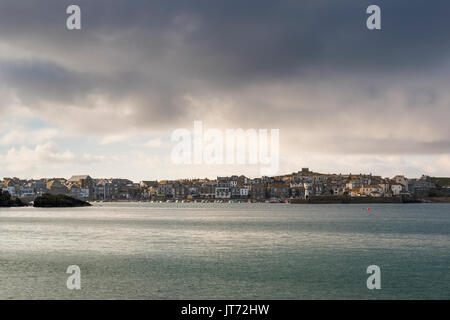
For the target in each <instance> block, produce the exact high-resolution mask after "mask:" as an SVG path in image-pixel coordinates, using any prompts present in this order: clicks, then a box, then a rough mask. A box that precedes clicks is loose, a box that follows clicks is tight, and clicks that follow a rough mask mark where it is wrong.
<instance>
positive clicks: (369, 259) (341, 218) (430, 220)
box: [0, 203, 450, 299]
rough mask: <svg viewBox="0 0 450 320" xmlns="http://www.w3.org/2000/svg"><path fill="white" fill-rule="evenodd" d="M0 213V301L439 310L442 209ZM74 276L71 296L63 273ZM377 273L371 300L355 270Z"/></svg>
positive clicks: (447, 221) (447, 239) (141, 207)
mask: <svg viewBox="0 0 450 320" xmlns="http://www.w3.org/2000/svg"><path fill="white" fill-rule="evenodd" d="M371 208H372V210H371V211H370V212H367V211H362V210H361V205H286V204H186V203H184V204H176V203H171V204H145V203H104V204H96V205H94V206H93V207H90V208H70V209H36V208H20V209H19V208H12V209H0V245H1V247H0V298H2V299H22V298H25V299H29V298H36V299H42V298H49V299H54V298H55V299H56V298H60V299H64V298H74V299H92V298H104V299H119V298H120V299H179V298H186V299H188V298H190V299H214V298H216V299H327V298H328V299H347V298H355V299H377V298H386V299H396V298H399V299H400V298H401V299H417V298H424V299H427V298H428V299H448V298H450V281H449V280H450V205H448V204H411V205H398V204H395V205H390V204H383V205H371ZM72 264H75V265H79V266H80V268H81V271H82V290H80V291H69V290H67V289H66V286H65V282H66V279H67V276H68V275H66V274H65V271H66V268H67V266H69V265H72ZM371 264H376V265H379V266H380V267H381V269H382V290H377V291H369V290H368V289H367V287H366V278H367V276H368V275H366V273H365V271H366V268H367V266H369V265H371Z"/></svg>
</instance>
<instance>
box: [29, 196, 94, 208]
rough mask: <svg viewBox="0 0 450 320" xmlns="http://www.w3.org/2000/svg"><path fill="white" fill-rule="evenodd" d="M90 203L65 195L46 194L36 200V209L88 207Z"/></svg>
mask: <svg viewBox="0 0 450 320" xmlns="http://www.w3.org/2000/svg"><path fill="white" fill-rule="evenodd" d="M90 205H91V204H90V203H89V202H86V201H83V200H79V199H75V198H72V197H69V196H66V195H63V194H58V195H52V194H44V195H42V196H41V197H37V198H36V199H34V205H33V206H34V207H37V208H67V207H88V206H90Z"/></svg>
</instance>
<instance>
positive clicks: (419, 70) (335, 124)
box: [0, 0, 450, 181]
mask: <svg viewBox="0 0 450 320" xmlns="http://www.w3.org/2000/svg"><path fill="white" fill-rule="evenodd" d="M71 4H76V5H79V6H80V8H81V21H82V22H81V23H82V29H81V30H67V28H66V19H67V17H68V15H67V14H66V8H67V7H68V6H69V5H71ZM373 4H376V5H379V6H380V8H381V19H382V29H381V30H368V29H367V27H366V19H367V18H368V15H367V14H366V9H367V7H368V6H369V5H373ZM449 14H450V2H449V1H444V0H434V1H432V2H431V1H425V0H421V1H419V0H389V1H377V0H370V1H365V0H340V1H331V0H328V1H323V0H314V1H306V0H304V1H300V0H281V1H273V0H258V1H256V0H248V1H236V0H226V1H225V0H195V1H194V0H184V1H181V0H180V1H178V0H173V1H164V0H155V1H144V0H133V1H118V0H96V1H92V0H86V1H84V0H71V1H65V0H53V1H50V0H40V1H31V0H2V1H1V2H0V177H7V176H18V177H22V178H39V177H70V176H71V175H75V174H89V175H91V176H92V177H122V178H131V179H133V180H135V181H140V180H149V179H158V180H161V179H166V178H167V179H174V178H193V177H216V176H221V175H230V174H245V175H247V176H250V177H255V176H259V172H260V166H258V165H249V164H244V165H206V164H197V165H183V164H182V165H180V164H175V163H173V161H171V150H173V147H174V142H173V141H171V134H172V133H173V132H174V130H177V129H179V128H186V129H188V130H192V129H193V125H194V121H202V122H203V125H204V126H205V127H208V128H214V129H218V130H222V131H224V130H226V129H235V128H242V129H244V130H246V129H256V130H259V129H268V130H270V129H279V134H280V166H279V173H280V174H285V173H291V172H294V171H298V170H300V169H301V168H302V167H309V168H310V169H311V170H313V171H317V172H324V173H373V174H376V175H382V176H389V177H392V176H394V175H396V174H404V175H407V176H409V177H420V176H421V175H422V174H427V175H432V176H450V126H449V124H448V122H449V119H450V92H449V80H450V79H449V78H450V72H449V71H450V59H449V58H450V32H448V30H450V19H449V18H448V16H449Z"/></svg>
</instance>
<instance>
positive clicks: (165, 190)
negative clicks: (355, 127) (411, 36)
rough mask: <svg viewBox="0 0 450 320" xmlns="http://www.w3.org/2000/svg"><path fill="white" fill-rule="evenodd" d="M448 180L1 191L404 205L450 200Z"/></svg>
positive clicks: (89, 185) (195, 182)
mask: <svg viewBox="0 0 450 320" xmlns="http://www.w3.org/2000/svg"><path fill="white" fill-rule="evenodd" d="M449 182H450V179H449V178H433V177H429V176H422V177H421V178H418V179H408V178H407V177H405V176H402V175H397V176H394V177H392V178H383V177H381V176H375V175H372V174H321V173H316V172H312V171H310V170H309V168H303V169H302V170H301V171H298V172H294V173H291V174H286V175H281V176H274V177H260V178H253V179H251V178H247V177H245V176H243V175H241V176H237V175H233V176H230V177H217V178H216V179H207V178H205V179H181V180H172V181H169V180H161V181H140V182H133V181H131V180H128V179H116V178H109V179H107V178H100V179H96V178H92V177H91V176H89V175H74V176H72V177H70V178H69V179H65V178H42V179H38V180H34V179H33V180H22V179H19V178H3V180H2V181H1V182H0V190H2V192H3V193H5V192H7V193H9V195H10V196H11V198H12V199H20V200H22V201H24V202H32V201H33V200H34V199H35V198H37V197H40V196H42V195H44V194H51V195H67V196H70V197H73V198H75V199H80V200H84V201H105V202H106V201H153V202H155V201H156V202H271V203H279V202H291V203H315V202H319V203H320V202H344V203H345V202H351V201H356V202H405V200H407V201H416V200H421V201H423V200H425V201H426V199H432V198H433V197H435V198H436V199H447V198H448V197H450V183H449Z"/></svg>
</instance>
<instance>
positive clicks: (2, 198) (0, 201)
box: [0, 191, 26, 208]
mask: <svg viewBox="0 0 450 320" xmlns="http://www.w3.org/2000/svg"><path fill="white" fill-rule="evenodd" d="M24 206H26V204H25V203H23V202H22V201H21V200H20V199H15V200H12V199H11V195H10V194H9V192H7V191H0V207H3V208H5V207H24Z"/></svg>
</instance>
